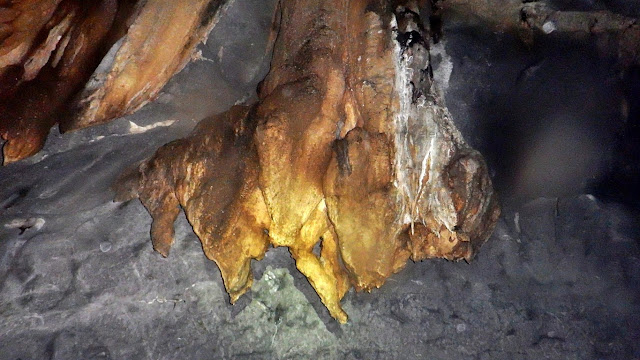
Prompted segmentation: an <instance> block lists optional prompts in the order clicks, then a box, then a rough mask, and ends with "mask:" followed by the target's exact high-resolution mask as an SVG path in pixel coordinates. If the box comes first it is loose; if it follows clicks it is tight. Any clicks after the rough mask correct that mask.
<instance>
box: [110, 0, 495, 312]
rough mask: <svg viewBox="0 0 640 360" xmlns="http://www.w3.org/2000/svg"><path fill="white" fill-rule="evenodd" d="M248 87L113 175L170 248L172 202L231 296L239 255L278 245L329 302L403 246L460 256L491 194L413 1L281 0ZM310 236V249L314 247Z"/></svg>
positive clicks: (239, 279)
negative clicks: (256, 75) (242, 97)
mask: <svg viewBox="0 0 640 360" xmlns="http://www.w3.org/2000/svg"><path fill="white" fill-rule="evenodd" d="M280 6H281V9H280V10H281V16H280V19H279V20H280V30H279V34H278V37H277V40H276V43H275V45H274V54H273V59H272V62H271V71H270V73H269V75H268V76H267V78H266V79H265V80H264V82H263V83H262V85H261V87H260V89H259V98H260V100H259V102H258V103H257V104H256V105H254V106H251V107H240V106H236V107H233V108H231V109H230V110H229V111H228V112H226V113H224V114H222V115H219V116H216V117H213V118H209V119H205V120H203V121H202V122H201V123H200V124H199V125H198V127H197V128H196V129H195V130H194V132H193V133H192V134H191V135H190V136H189V137H187V138H185V139H181V140H177V141H174V142H171V143H169V144H167V145H165V146H163V147H162V148H160V149H159V150H158V151H157V153H156V154H155V155H154V156H153V157H152V158H151V159H149V160H146V161H144V162H143V163H142V164H141V165H140V166H139V167H137V168H136V169H134V170H132V171H130V172H128V173H126V174H124V175H123V176H122V177H121V178H120V180H119V181H118V183H117V186H116V190H117V200H119V201H124V200H128V199H131V198H135V197H139V198H140V199H141V201H142V203H143V204H144V206H145V207H146V208H147V209H148V210H149V212H150V213H151V216H152V217H153V223H152V227H151V237H152V241H153V245H154V248H155V249H156V250H157V251H158V252H160V253H161V254H162V255H163V256H167V255H168V253H169V249H170V247H171V244H172V243H173V223H174V221H175V219H176V217H177V215H178V213H179V211H180V207H182V209H184V211H185V213H186V215H187V219H188V220H189V222H190V223H191V225H192V226H193V229H194V231H195V233H196V234H197V236H198V237H199V238H200V240H201V241H202V247H203V250H204V252H205V254H206V256H207V257H208V258H209V259H211V260H213V261H215V262H216V263H217V264H218V266H219V268H220V270H221V273H222V277H223V279H224V284H225V287H226V289H227V291H228V292H229V294H230V296H231V301H232V302H234V301H235V300H236V299H238V297H239V296H241V295H242V294H243V293H244V292H246V291H247V289H248V288H249V287H250V286H251V282H252V277H251V268H250V261H251V259H260V258H262V257H263V256H264V253H265V251H266V250H267V248H268V246H269V244H271V245H273V246H286V247H288V248H289V251H290V253H291V255H292V257H293V258H294V259H295V261H296V266H297V268H298V269H299V270H300V271H301V272H302V273H303V274H304V275H305V276H306V277H307V279H309V282H310V283H311V285H312V286H313V287H314V289H315V290H316V292H317V293H318V295H319V296H320V298H321V299H322V302H323V303H324V304H325V306H326V307H327V308H328V309H329V312H330V313H331V315H332V316H333V317H334V318H336V319H337V320H339V321H340V322H345V321H346V320H347V315H346V314H345V312H344V311H343V310H342V308H341V306H340V300H341V299H342V297H343V296H344V295H345V293H346V292H347V290H348V289H349V288H350V287H351V286H353V287H354V288H355V289H356V290H371V289H373V288H376V287H379V286H381V285H382V284H383V283H384V281H385V279H387V278H388V277H389V276H390V275H391V274H393V273H395V272H397V271H399V270H400V269H402V267H403V266H404V265H405V263H406V262H407V261H408V259H409V258H411V259H413V260H414V261H417V260H422V259H426V258H433V257H442V258H446V259H449V260H459V259H466V260H470V259H471V258H472V257H473V256H474V254H475V253H476V252H477V250H478V248H479V247H480V245H482V243H484V242H485V241H486V239H487V238H488V237H489V235H490V234H491V231H492V230H493V227H494V225H495V223H496V220H497V217H498V214H499V207H498V204H497V200H496V197H495V194H494V192H493V189H492V185H491V181H490V179H489V176H488V174H487V168H486V165H485V163H484V161H483V159H482V157H481V155H480V154H479V153H478V152H476V151H475V150H473V149H471V148H470V147H469V146H468V145H466V144H465V142H464V140H463V139H462V137H461V135H460V133H459V132H458V130H457V129H456V128H455V126H454V124H453V122H452V121H451V119H450V114H449V112H448V111H447V109H446V108H445V107H444V104H443V101H442V99H441V97H440V95H439V93H438V91H437V89H436V88H435V85H434V84H433V82H432V74H431V66H430V63H429V50H428V42H427V39H428V34H427V33H426V31H425V30H424V29H423V28H422V26H421V23H420V20H419V19H418V15H417V14H418V9H417V8H415V7H414V6H413V5H412V4H405V5H404V6H396V5H393V6H392V5H389V4H386V3H381V2H378V1H373V0H371V1H350V2H344V1H336V0H325V1H318V0H306V1H300V0H298V1H294V0H291V1H287V0H285V1H283V2H282V3H281V5H280ZM318 243H320V244H321V249H322V250H321V252H320V255H316V254H314V253H313V248H314V246H315V245H316V244H318Z"/></svg>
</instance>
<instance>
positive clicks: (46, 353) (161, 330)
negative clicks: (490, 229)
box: [0, 1, 640, 359]
mask: <svg viewBox="0 0 640 360" xmlns="http://www.w3.org/2000/svg"><path fill="white" fill-rule="evenodd" d="M259 3H262V1H259ZM245 4H246V3H245ZM259 7H260V6H258V8H259ZM265 12H266V11H265ZM249 13H253V14H257V13H260V11H255V9H254V12H249ZM240 14H245V15H246V14H247V13H245V12H235V13H234V15H233V16H240ZM264 19H268V20H265V21H266V23H267V24H270V19H271V13H269V14H268V15H266V16H265V17H264ZM221 21H222V19H221ZM249 23H255V22H249ZM267 28H268V25H267ZM228 29H229V33H230V34H238V33H237V32H236V31H235V29H234V28H233V27H230V28H228ZM553 34H554V35H550V36H549V37H545V38H542V39H538V40H539V41H540V44H539V45H537V46H535V47H534V48H533V49H526V48H521V47H518V45H517V44H518V43H517V41H516V40H515V39H513V38H512V37H510V36H509V35H506V34H501V33H492V32H482V31H480V30H479V29H469V28H464V27H455V26H454V27H449V28H445V29H444V37H443V39H442V41H441V43H440V44H439V45H438V46H437V49H433V48H432V49H431V51H432V55H433V60H434V76H435V78H436V79H437V81H447V80H448V82H446V83H441V87H442V88H446V89H448V90H447V92H446V94H445V97H446V100H447V104H448V105H449V109H450V111H451V113H452V115H453V120H454V121H455V122H456V126H457V127H458V128H459V129H460V131H461V133H462V134H463V136H464V137H465V139H467V141H468V142H469V143H470V144H472V145H473V146H474V147H475V148H478V149H480V150H481V151H482V153H483V154H484V155H485V157H486V159H487V163H488V167H489V169H490V173H491V174H492V176H493V180H494V182H493V183H494V185H495V186H496V187H497V189H498V191H500V192H501V195H502V203H503V204H504V205H503V211H502V214H501V216H500V219H499V220H498V222H497V225H496V229H495V231H494V233H493V235H492V237H491V239H489V241H488V242H487V243H486V244H485V245H484V246H483V247H482V250H481V251H480V252H479V254H478V256H477V257H476V258H475V259H474V260H473V261H472V262H471V263H469V264H464V263H451V262H448V261H445V260H433V261H426V262H419V263H412V262H409V263H408V264H407V266H406V267H405V268H404V269H403V271H401V272H399V273H397V274H394V275H392V276H391V277H390V278H389V279H387V281H386V283H385V285H384V286H382V287H381V288H380V289H374V290H373V291H372V292H371V293H365V292H354V291H349V292H347V293H346V295H345V297H344V299H343V301H342V307H343V308H344V310H345V311H346V312H347V313H348V314H349V322H348V323H347V324H345V325H339V324H338V323H337V322H336V321H335V320H333V319H332V318H331V317H330V315H329V313H328V311H327V310H326V308H325V307H324V305H323V304H322V303H321V301H320V299H319V298H318V296H317V295H316V293H315V291H314V289H313V288H312V287H311V286H310V285H309V283H308V281H307V280H306V279H305V278H304V276H303V275H302V274H300V273H299V272H298V271H297V270H296V268H295V263H294V262H293V260H292V259H291V257H290V255H289V254H288V253H287V251H286V250H285V249H284V248H278V249H272V250H270V251H269V252H267V254H266V255H265V258H264V259H263V260H261V261H259V262H255V263H254V264H253V271H254V278H255V280H254V286H253V287H252V290H250V291H248V292H247V293H246V295H245V296H243V297H241V298H240V299H238V301H237V302H236V304H235V305H230V304H229V296H228V295H227V294H226V293H225V288H224V283H223V281H222V277H221V274H220V272H219V270H218V269H217V268H216V266H215V265H214V264H213V263H212V262H211V261H209V260H207V258H206V257H204V256H202V246H201V244H200V242H199V239H198V238H197V237H196V235H195V234H194V233H193V230H192V227H191V225H190V224H189V222H188V221H187V219H186V217H185V216H183V215H182V214H180V215H178V218H177V220H176V223H175V243H174V246H173V248H172V250H171V255H170V256H169V257H168V258H162V257H161V256H160V255H159V254H157V253H156V252H154V251H153V250H152V244H151V242H150V241H149V229H150V226H151V217H150V216H149V215H148V212H147V211H146V209H145V208H144V207H143V206H142V205H141V204H140V203H139V202H135V201H131V202H126V203H113V202H112V198H113V195H114V194H113V192H112V191H111V190H110V185H111V184H112V183H113V181H114V180H115V179H116V177H117V176H118V175H119V174H120V173H121V172H122V171H124V170H125V169H126V168H127V167H129V166H130V164H132V163H134V162H137V161H140V160H142V159H144V158H147V157H149V156H151V155H152V154H153V153H154V152H155V151H156V149H158V147H160V146H161V145H163V144H165V143H167V142H169V141H172V140H175V139H178V138H184V137H185V136H187V135H188V134H189V132H190V131H191V130H192V128H193V126H194V125H195V123H196V121H197V120H199V119H201V118H203V117H204V116H205V115H206V114H209V113H211V112H216V113H220V112H223V111H224V110H226V109H228V108H229V107H230V106H231V105H233V104H234V103H235V102H236V101H237V100H239V99H241V98H243V97H245V94H246V93H251V91H253V89H255V85H256V84H255V83H241V82H234V78H233V77H225V74H226V75H228V74H229V73H230V72H231V71H235V70H232V69H229V68H227V69H226V70H225V69H220V68H219V67H218V66H217V65H219V64H226V65H225V66H231V65H234V66H238V68H236V69H241V67H243V66H248V67H249V68H251V69H257V68H259V67H260V64H261V62H260V60H259V59H258V60H255V61H253V62H252V61H247V62H245V63H239V62H235V61H233V60H232V59H233V56H240V54H239V53H237V52H234V51H235V50H232V51H229V52H224V51H223V52H222V57H221V58H220V59H218V58H217V54H220V51H219V46H225V48H227V49H233V47H234V46H233V44H237V43H238V42H242V41H244V40H242V39H241V38H238V37H232V36H227V37H223V36H221V37H220V38H219V39H218V40H217V42H209V45H208V46H207V48H205V49H203V55H204V57H206V58H208V59H212V60H213V61H215V62H217V64H214V63H213V62H209V61H196V62H194V63H191V64H190V65H189V66H188V67H187V68H186V69H185V70H184V71H183V72H182V73H180V74H179V76H178V78H177V79H175V81H172V82H171V83H170V84H169V85H168V86H167V87H166V88H165V90H164V92H163V93H162V94H161V95H160V97H159V100H160V101H159V102H156V103H154V104H150V105H149V106H148V107H146V108H144V109H143V110H142V111H140V112H138V113H136V114H134V115H131V116H127V117H125V118H122V119H118V120H116V121H114V122H112V123H110V124H107V125H103V126H98V127H94V128H90V129H83V130H80V131H78V132H74V133H70V134H67V135H65V136H64V137H63V136H60V135H59V134H58V133H56V132H52V133H51V134H50V137H49V140H48V141H47V144H46V145H45V148H44V149H43V152H42V153H40V154H38V155H36V156H35V157H33V158H31V159H29V160H27V161H21V162H17V163H14V164H11V165H9V166H7V167H3V168H0V339H2V341H0V359H17V358H22V359H48V358H54V359H69V358H87V359H120V358H143V359H144V358H148V359H175V358H191V359H210V358H222V359H238V358H248V359H272V358H282V359H287V358H318V359H336V358H338V359H390V358H432V359H451V358H460V357H471V358H477V359H540V358H561V359H565V358H566V359H633V358H637V357H639V356H640V348H639V347H638V344H639V343H640V342H639V339H640V326H639V325H638V324H640V319H639V318H638V314H640V304H639V302H638V293H639V292H640V249H639V245H638V238H640V234H639V231H638V225H637V224H638V212H637V207H634V204H637V199H636V198H634V197H633V196H625V197H613V198H606V197H604V196H603V195H600V194H599V193H597V192H594V193H593V195H587V194H588V193H589V192H592V191H593V188H592V187H589V183H588V181H586V180H589V179H591V178H592V176H594V174H599V171H606V166H605V167H604V168H605V170H602V167H596V168H595V169H592V168H589V167H588V166H587V167H585V166H584V162H582V160H580V161H574V160H572V159H589V161H588V162H586V163H587V164H592V163H599V162H602V163H604V164H607V162H608V161H610V160H609V158H608V156H609V155H608V154H609V153H610V151H611V146H610V145H609V144H611V141H612V140H611V138H610V137H609V136H610V134H612V133H615V131H617V130H615V126H616V125H618V124H619V123H617V122H616V121H620V120H616V119H618V118H617V117H615V116H619V115H617V112H618V111H619V110H618V109H619V102H620V96H621V95H619V92H618V90H617V88H616V87H615V86H613V85H612V84H614V83H615V82H613V81H611V79H612V75H611V72H610V71H609V70H608V69H609V68H608V66H609V65H608V64H609V63H608V62H607V61H606V59H604V60H603V59H601V58H599V56H598V53H597V51H596V48H595V47H591V46H589V45H585V44H583V43H576V42H575V41H574V40H569V41H565V40H564V39H562V38H560V37H557V34H556V33H553ZM247 35H248V34H247ZM254 39H255V36H252V37H251V38H245V40H246V41H247V43H250V42H251V41H253V40H254ZM210 40H211V39H210ZM216 44H217V45H216ZM209 46H211V48H209ZM257 53H262V51H257V52H256V54H257ZM245 59H246V58H245ZM447 69H448V70H447ZM442 70H447V71H450V73H449V76H447V75H446V73H447V71H445V72H444V73H442V72H441V71H442ZM223 73H224V74H223ZM263 75H264V73H263ZM235 79H237V78H235ZM607 79H609V81H606V80H607ZM258 80H259V79H258ZM632 80H633V78H629V79H628V80H626V81H629V82H630V83H632V84H633V82H632ZM212 82H213V83H215V84H216V87H215V88H216V89H217V90H215V89H214V90H212V89H211V87H210V84H211V83H212ZM256 82H257V80H256ZM585 84H588V87H586V88H585V87H584V85H585ZM580 89H583V90H580ZM584 89H586V90H584ZM633 89H634V88H633V86H630V87H629V88H625V90H624V91H629V93H630V94H635V93H634V92H633V91H634V90H633ZM579 90H580V91H579ZM199 92H202V95H203V96H202V97H198V96H196V95H195V94H198V93H199ZM211 99H215V100H211ZM594 99H599V101H595V100H594ZM536 109H538V110H536ZM540 109H542V110H540ZM634 111H636V112H634ZM630 114H631V115H629V117H628V120H629V122H628V124H625V125H624V126H631V124H633V119H634V118H633V117H632V116H637V108H634V107H631V109H630ZM633 114H636V115H633ZM635 119H637V118H635ZM130 122H132V123H133V124H137V125H136V126H137V127H134V126H132V125H131V124H130ZM576 124H580V126H583V127H578V126H577V125H576ZM543 125H544V126H547V125H554V126H555V127H556V128H560V129H565V132H562V133H561V134H563V135H562V136H561V137H560V138H559V139H558V138H557V137H554V136H550V135H548V134H547V133H546V132H545V131H541V130H540V129H539V128H540V127H542V126H543ZM604 125H607V126H604ZM609 126H612V127H609ZM138 128H142V129H143V130H140V129H138ZM131 129H137V130H136V131H131ZM572 129H574V130H575V129H582V131H569V130H572ZM585 129H586V130H585ZM502 133H504V134H507V136H498V135H500V134H502ZM550 140H551V141H550ZM374 141H375V140H374ZM532 143H533V144H538V146H537V147H536V151H534V152H533V154H527V153H526V152H525V153H520V152H519V151H517V149H527V148H526V147H523V146H522V145H521V144H532ZM558 144H560V145H558ZM565 144H569V145H571V146H563V145H565ZM572 144H573V145H572ZM576 144H580V145H585V144H588V145H589V146H586V147H582V148H581V149H586V150H589V149H595V150H593V151H591V150H589V151H585V150H582V151H580V152H579V153H578V155H576V152H575V151H574V150H573V149H574V146H575V145H576ZM552 145H553V146H552ZM352 146H353V145H352ZM356 149H357V147H356ZM625 149H626V150H625V152H624V153H626V151H629V149H627V148H625ZM630 149H633V148H630ZM353 154H354V156H355V154H356V151H355V150H354V152H353ZM550 154H551V155H550ZM552 155H553V156H552ZM576 156H577V157H576ZM533 160H535V161H533ZM527 164H531V166H529V165H527ZM547 166H549V167H547ZM523 167H524V168H525V169H531V168H534V169H535V168H542V169H544V168H545V167H547V168H552V169H563V171H560V172H558V173H553V176H551V177H549V174H550V173H549V172H540V171H533V172H531V171H521V170H519V169H521V168H523ZM566 168H569V169H571V171H566V172H565V171H564V169H566ZM585 169H587V170H589V171H586V173H588V174H589V176H585V175H584V172H585ZM591 170H593V171H591ZM542 175H544V176H542ZM549 179H551V180H553V181H550V180H549ZM585 179H586V180H585ZM567 184H569V185H567ZM609 190H610V193H611V194H617V193H618V190H619V189H618V188H610V189H609ZM623 194H633V192H629V193H626V192H625V193H623ZM268 267H270V268H268ZM274 293H275V294H276V295H274ZM277 294H281V295H282V296H278V295H277Z"/></svg>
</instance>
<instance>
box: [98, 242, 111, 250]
mask: <svg viewBox="0 0 640 360" xmlns="http://www.w3.org/2000/svg"><path fill="white" fill-rule="evenodd" d="M109 250H111V242H109V241H103V242H101V243H100V251H102V252H107V251H109Z"/></svg>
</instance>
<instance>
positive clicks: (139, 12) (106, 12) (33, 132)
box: [0, 0, 225, 164]
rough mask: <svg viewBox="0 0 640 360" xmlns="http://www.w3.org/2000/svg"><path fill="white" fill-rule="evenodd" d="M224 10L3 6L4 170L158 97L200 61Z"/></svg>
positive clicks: (59, 3)
mask: <svg viewBox="0 0 640 360" xmlns="http://www.w3.org/2000/svg"><path fill="white" fill-rule="evenodd" d="M224 4H225V1H223V0H188V1H187V0H181V1H164V0H144V1H136V0H96V1H89V2H87V1H82V0H24V1H14V2H8V3H7V4H5V2H3V1H0V136H1V137H2V138H3V139H4V140H6V143H5V144H4V146H3V155H4V156H3V159H4V160H3V163H4V164H8V163H11V162H14V161H18V160H21V159H24V158H27V157H29V156H31V155H34V154H35V153H37V152H38V151H40V149H41V148H42V146H43V145H44V143H45V140H46V138H47V135H48V134H49V130H50V129H51V127H52V126H54V125H56V124H60V130H61V131H62V132H64V131H69V130H75V129H80V128H84V127H87V126H92V125H97V124H102V123H105V122H108V121H110V120H112V119H114V118H117V117H121V116H123V115H126V114H130V113H132V112H134V111H136V110H138V109H139V108H141V107H142V106H144V105H145V104H147V103H148V102H149V101H151V100H153V99H154V98H155V97H156V95H157V94H158V92H159V91H160V89H162V87H163V86H164V85H165V84H166V83H167V82H168V81H169V79H170V78H171V77H172V76H173V75H174V74H175V73H176V72H178V71H180V70H181V69H182V68H183V67H184V66H185V65H186V64H187V63H188V61H189V60H190V59H191V56H192V54H193V52H194V50H195V48H196V45H197V44H198V43H199V42H200V41H202V40H203V39H204V38H206V36H207V35H208V33H209V31H210V30H211V28H212V27H213V25H214V24H215V22H216V21H217V19H218V16H219V14H220V11H219V10H220V9H221V8H223V5H224ZM109 49H110V50H109ZM107 50H108V52H107ZM101 59H102V60H101ZM94 70H95V71H94Z"/></svg>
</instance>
